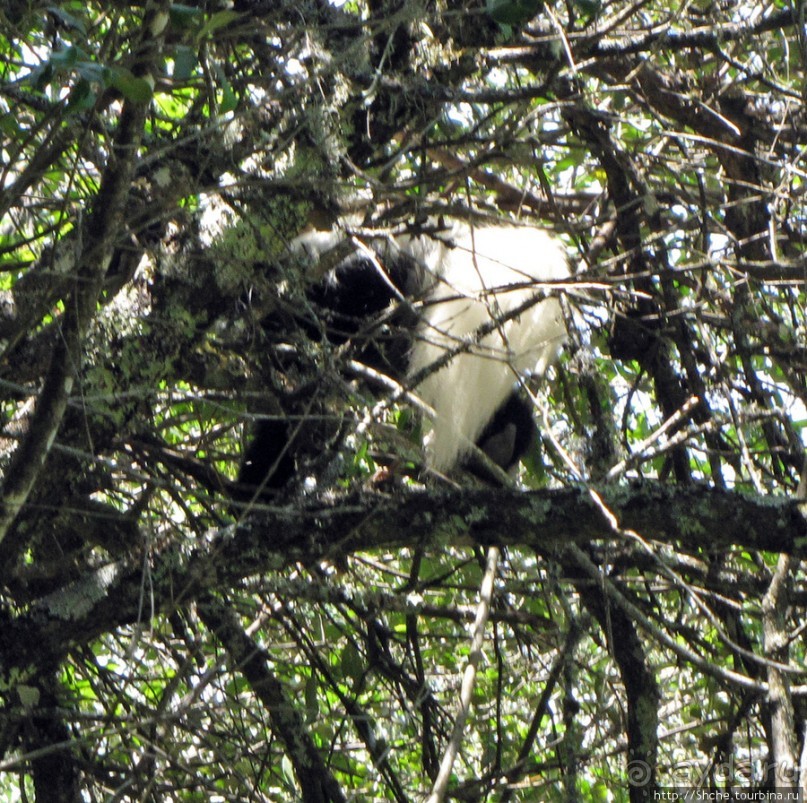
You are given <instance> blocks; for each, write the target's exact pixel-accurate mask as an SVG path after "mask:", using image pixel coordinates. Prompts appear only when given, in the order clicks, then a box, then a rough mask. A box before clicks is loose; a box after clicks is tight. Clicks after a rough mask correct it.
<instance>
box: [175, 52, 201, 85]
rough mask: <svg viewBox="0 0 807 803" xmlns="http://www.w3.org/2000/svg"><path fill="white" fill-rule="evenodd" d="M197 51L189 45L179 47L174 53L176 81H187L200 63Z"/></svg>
mask: <svg viewBox="0 0 807 803" xmlns="http://www.w3.org/2000/svg"><path fill="white" fill-rule="evenodd" d="M198 61H199V60H198V58H197V55H196V50H195V49H194V48H192V47H189V46H188V45H178V46H177V48H176V50H175V51H174V80H176V81H187V80H188V79H189V78H190V77H191V75H193V71H194V70H195V69H196V65H197V63H198Z"/></svg>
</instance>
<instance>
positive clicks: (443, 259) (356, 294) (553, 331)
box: [239, 223, 570, 489]
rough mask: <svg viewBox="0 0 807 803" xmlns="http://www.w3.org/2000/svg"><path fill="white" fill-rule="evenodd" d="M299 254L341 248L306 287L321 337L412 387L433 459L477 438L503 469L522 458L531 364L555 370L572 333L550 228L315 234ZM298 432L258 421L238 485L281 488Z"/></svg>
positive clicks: (318, 255)
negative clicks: (553, 289)
mask: <svg viewBox="0 0 807 803" xmlns="http://www.w3.org/2000/svg"><path fill="white" fill-rule="evenodd" d="M337 249H338V250H337ZM292 253H293V254H295V255H297V256H298V257H300V258H302V259H305V260H308V261H310V262H311V263H316V262H317V261H318V260H325V261H328V260H329V259H333V256H334V254H336V260H337V264H336V266H335V267H333V268H332V269H331V270H330V271H329V272H328V273H327V275H326V276H325V278H324V279H322V280H321V281H319V282H317V283H316V284H314V286H313V287H311V288H310V290H309V291H308V293H307V301H308V303H309V304H310V305H311V307H312V308H313V310H314V311H315V312H316V314H317V325H318V326H319V328H320V335H324V337H327V339H328V340H329V341H330V342H331V343H333V344H334V345H341V344H344V343H348V342H351V343H352V344H353V345H354V346H355V347H356V353H357V354H358V355H359V357H358V359H360V360H361V361H363V362H365V363H366V364H368V365H369V366H371V367H372V368H374V369H376V370H377V371H380V372H381V373H384V374H386V375H388V376H390V377H391V378H393V379H395V380H396V381H399V382H401V383H404V384H407V385H409V386H412V391H413V392H414V393H415V394H416V395H417V396H419V397H420V399H421V400H422V401H423V402H425V403H426V404H427V405H428V406H429V407H431V408H432V410H433V412H434V415H433V419H432V429H431V432H430V434H429V435H428V436H427V440H426V462H427V464H428V466H429V467H430V468H432V469H434V470H435V471H439V472H445V471H448V470H450V469H451V468H453V467H454V466H456V465H458V464H460V463H462V462H464V461H465V460H466V458H467V457H468V454H469V452H470V451H471V450H472V449H473V445H474V444H477V445H478V446H479V447H480V448H481V449H482V450H483V451H484V452H485V453H486V454H487V455H488V457H489V458H490V459H491V460H493V461H494V462H495V463H497V464H498V465H500V466H501V467H502V468H503V469H505V470H508V469H510V468H511V467H512V466H513V465H515V463H517V462H518V460H520V459H521V457H523V456H524V453H525V452H526V450H527V449H528V448H529V446H530V443H531V440H532V439H533V438H534V437H535V424H534V422H533V418H532V408H531V405H530V404H529V403H528V402H527V401H526V400H524V399H523V397H522V396H520V395H519V394H518V393H517V392H516V391H514V387H516V385H517V382H518V380H519V377H520V376H522V375H523V374H524V373H525V372H527V371H532V372H534V373H535V374H537V375H542V374H543V373H544V372H545V371H546V370H547V368H548V367H549V366H550V365H551V364H552V362H553V361H554V360H555V359H556V358H557V356H558V354H559V352H560V348H561V345H562V343H563V340H564V337H565V334H566V330H565V326H564V322H563V316H562V312H561V307H560V303H559V301H558V299H557V294H555V295H548V294H547V286H546V284H545V283H546V282H551V281H556V280H563V279H565V278H567V277H568V276H569V273H570V271H569V264H568V261H567V257H566V253H565V251H564V249H563V247H562V246H561V245H560V243H559V242H558V241H557V240H556V239H555V238H554V237H552V236H551V235H550V234H548V233H547V232H546V231H544V230H542V229H537V228H526V227H518V226H513V225H495V226H490V225H484V226H475V225H472V224H469V223H455V224H454V225H452V226H451V227H449V228H446V229H443V230H436V232H435V233H433V234H418V235H402V236H398V237H396V238H394V239H393V238H379V239H378V240H377V241H373V242H370V243H367V242H359V241H357V240H350V241H347V237H346V235H345V234H344V233H342V232H338V231H328V232H309V233H306V234H303V235H300V236H299V237H298V238H297V239H296V240H295V241H294V242H293V243H292ZM343 254H346V256H343ZM536 296H537V297H539V299H540V300H538V301H535V298H536ZM412 300H414V301H415V302H416V304H415V305H413V304H412V303H411V302H412ZM396 327H398V328H396ZM401 328H403V329H404V330H406V334H407V337H406V340H405V345H404V344H402V340H401V337H400V331H401ZM430 366H432V367H433V368H434V370H432V371H431V372H430V371H429V368H430ZM291 433H292V430H291V425H290V424H289V423H287V422H285V421H283V420H281V419H278V418H274V419H266V420H263V421H261V422H260V423H259V424H258V425H257V427H256V429H255V433H254V436H253V440H252V442H251V444H250V446H249V447H248V449H247V451H246V454H245V456H244V461H243V464H242V466H241V471H240V474H239V482H240V483H241V484H242V486H244V487H247V488H249V487H259V486H260V487H265V488H269V489H279V488H283V487H285V485H286V484H287V483H288V481H289V480H290V478H291V476H292V475H293V474H294V471H295V460H294V451H295V450H294V448H293V445H292V444H291V440H292V439H293V435H292V434H291Z"/></svg>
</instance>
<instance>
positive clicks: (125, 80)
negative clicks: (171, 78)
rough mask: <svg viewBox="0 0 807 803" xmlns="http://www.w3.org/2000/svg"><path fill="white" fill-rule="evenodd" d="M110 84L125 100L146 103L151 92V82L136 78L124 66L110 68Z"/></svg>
mask: <svg viewBox="0 0 807 803" xmlns="http://www.w3.org/2000/svg"><path fill="white" fill-rule="evenodd" d="M110 84H111V85H112V86H114V87H115V89H117V90H118V91H119V92H120V93H121V94H122V95H123V97H125V98H126V99H127V100H131V101H133V102H135V103H147V102H148V101H150V100H151V98H152V95H153V94H154V93H153V90H152V87H151V84H150V83H149V82H148V81H147V80H146V79H145V78H137V77H136V76H135V75H133V74H132V73H131V72H130V71H129V70H127V69H126V68H125V67H112V68H111V69H110Z"/></svg>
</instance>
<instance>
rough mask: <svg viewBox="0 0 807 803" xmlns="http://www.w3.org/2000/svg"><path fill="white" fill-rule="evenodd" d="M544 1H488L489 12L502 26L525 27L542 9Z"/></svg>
mask: <svg viewBox="0 0 807 803" xmlns="http://www.w3.org/2000/svg"><path fill="white" fill-rule="evenodd" d="M543 5H544V4H543V2H542V0H487V12H488V14H489V16H490V17H491V19H493V20H495V21H496V22H498V23H499V24H500V25H523V24H524V23H525V22H529V21H530V20H531V19H532V18H533V17H534V16H535V15H536V14H537V13H538V12H539V11H540V10H541V9H542V8H543Z"/></svg>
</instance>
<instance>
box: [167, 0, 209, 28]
mask: <svg viewBox="0 0 807 803" xmlns="http://www.w3.org/2000/svg"><path fill="white" fill-rule="evenodd" d="M169 13H170V15H171V25H173V26H174V27H175V28H179V29H181V30H188V29H190V28H193V27H195V26H198V24H199V21H200V20H201V19H202V18H203V16H204V13H203V12H202V11H201V10H200V9H198V8H193V6H186V5H183V4H182V3H174V5H172V6H171V8H170V11H169Z"/></svg>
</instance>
